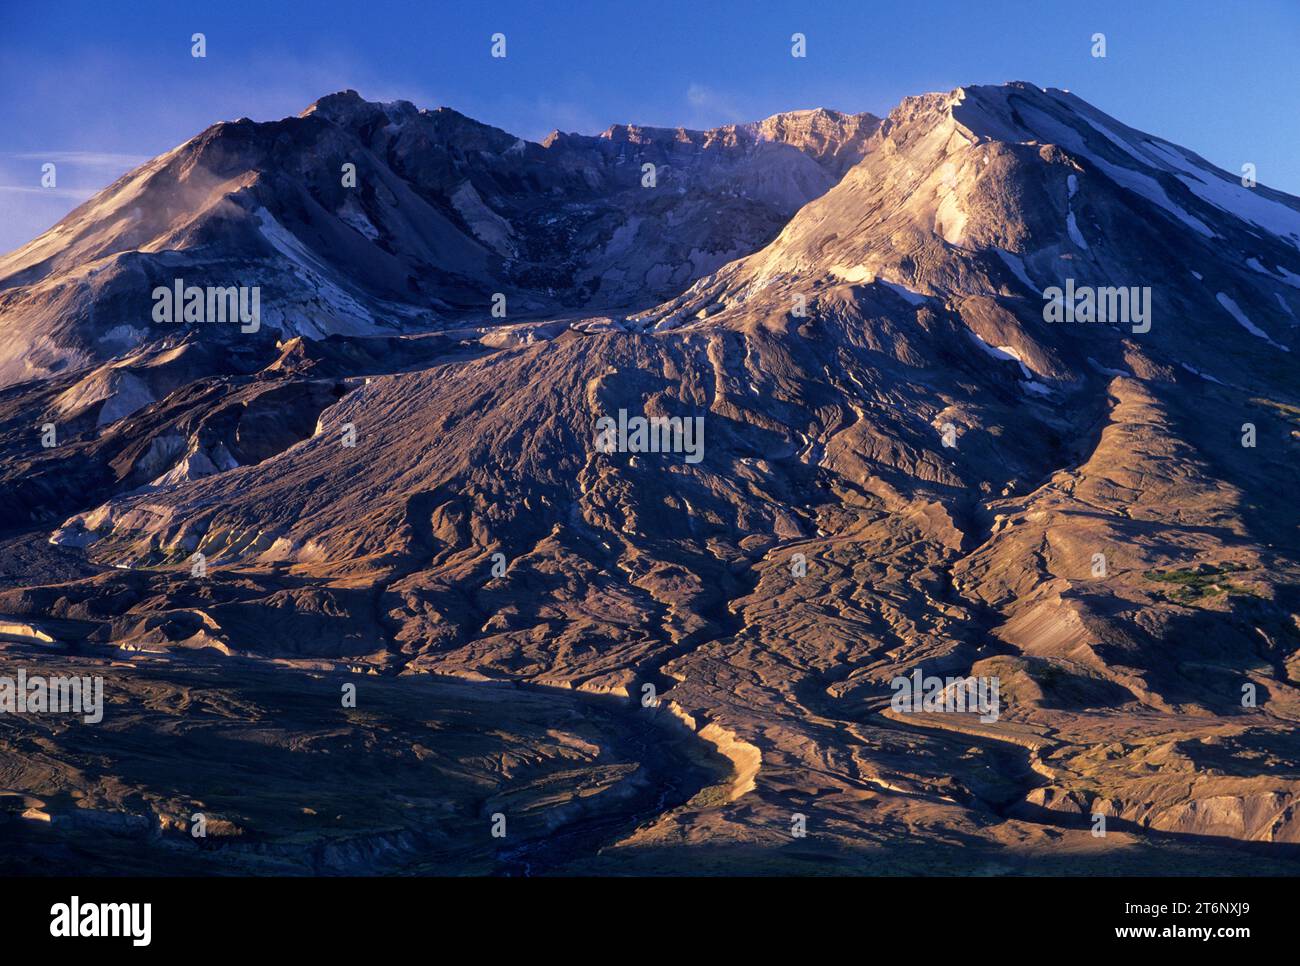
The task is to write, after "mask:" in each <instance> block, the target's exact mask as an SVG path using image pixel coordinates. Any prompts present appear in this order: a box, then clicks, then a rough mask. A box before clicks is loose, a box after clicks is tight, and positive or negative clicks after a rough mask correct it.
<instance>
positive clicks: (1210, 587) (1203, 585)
mask: <svg viewBox="0 0 1300 966" xmlns="http://www.w3.org/2000/svg"><path fill="white" fill-rule="evenodd" d="M1245 569H1246V567H1245V566H1243V565H1242V564H1236V563H1231V562H1229V563H1224V564H1220V565H1219V566H1217V567H1216V566H1212V565H1210V564H1197V565H1196V566H1195V567H1192V568H1184V569H1181V570H1148V571H1145V572H1144V573H1143V574H1142V576H1143V577H1145V578H1146V579H1147V580H1154V581H1156V582H1157V583H1161V584H1168V585H1171V586H1169V587H1168V588H1166V589H1165V593H1166V594H1167V596H1169V597H1170V598H1171V599H1172V600H1176V601H1180V602H1182V603H1196V602H1197V601H1201V600H1206V599H1208V598H1211V597H1218V596H1220V595H1223V594H1249V593H1251V591H1250V590H1249V589H1248V588H1246V587H1242V586H1241V585H1240V584H1234V583H1232V581H1230V580H1227V579H1225V578H1226V575H1227V574H1234V573H1240V572H1241V571H1243V570H1245Z"/></svg>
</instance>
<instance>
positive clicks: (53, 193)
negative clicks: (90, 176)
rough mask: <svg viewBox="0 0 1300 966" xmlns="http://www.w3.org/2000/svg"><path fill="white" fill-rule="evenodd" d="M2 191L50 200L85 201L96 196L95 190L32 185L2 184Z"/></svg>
mask: <svg viewBox="0 0 1300 966" xmlns="http://www.w3.org/2000/svg"><path fill="white" fill-rule="evenodd" d="M0 191H5V192H14V193H17V194H25V195H46V196H48V197H50V198H75V199H77V200H78V201H85V200H86V199H87V198H90V197H92V196H93V195H94V194H95V189H93V188H33V187H31V186H30V185H20V184H0Z"/></svg>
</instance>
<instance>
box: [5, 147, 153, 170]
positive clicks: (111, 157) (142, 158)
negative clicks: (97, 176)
mask: <svg viewBox="0 0 1300 966" xmlns="http://www.w3.org/2000/svg"><path fill="white" fill-rule="evenodd" d="M4 156H5V157H9V158H13V159H14V160H16V161H53V162H55V163H56V164H80V165H85V166H87V167H96V168H134V167H135V166H136V165H138V164H144V163H145V162H146V161H148V160H149V158H148V156H147V155H143V154H115V153H113V152H110V151H11V152H4Z"/></svg>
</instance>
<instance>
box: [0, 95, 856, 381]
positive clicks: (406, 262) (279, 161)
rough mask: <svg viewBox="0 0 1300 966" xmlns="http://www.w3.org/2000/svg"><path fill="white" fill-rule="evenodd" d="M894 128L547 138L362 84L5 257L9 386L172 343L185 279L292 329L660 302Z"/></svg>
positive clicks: (126, 181) (374, 328) (219, 132)
mask: <svg viewBox="0 0 1300 966" xmlns="http://www.w3.org/2000/svg"><path fill="white" fill-rule="evenodd" d="M805 114H806V115H807V116H804V115H805ZM878 124H879V121H878V120H877V119H875V118H872V117H871V116H870V115H865V114H863V115H842V114H837V113H832V112H826V111H821V112H800V113H799V114H796V115H778V116H776V117H773V118H769V119H768V120H767V121H764V122H761V123H759V124H755V125H742V126H737V125H732V126H729V127H727V128H721V129H718V130H716V131H705V132H701V131H685V130H676V131H668V130H660V129H652V128H635V127H623V128H611V129H610V130H609V131H607V132H605V134H604V135H601V136H599V137H585V136H579V135H561V134H559V133H558V132H557V133H556V134H554V135H552V136H551V137H550V138H548V139H547V140H546V142H545V143H543V144H535V143H532V142H527V141H523V140H521V139H519V138H516V137H514V136H512V135H509V134H507V133H506V132H504V131H501V130H499V129H497V128H492V127H488V126H487V125H484V124H480V123H478V122H477V121H473V120H471V119H470V118H467V117H465V116H463V115H461V114H458V113H457V112H455V111H453V110H450V109H448V108H439V109H437V110H433V111H427V110H418V109H417V108H415V106H414V105H412V104H410V103H408V102H405V101H398V102H396V103H393V104H376V103H370V102H367V101H364V100H362V99H361V97H360V96H358V95H357V94H356V93H355V92H353V91H346V92H343V93H339V94H332V95H330V96H328V97H325V98H322V99H321V100H320V101H318V102H317V103H316V104H313V105H312V106H311V107H310V108H308V109H307V110H306V111H304V112H303V114H302V115H301V116H300V117H297V118H286V119H284V120H282V121H276V122H272V123H266V124H259V123H254V122H252V121H249V120H247V119H244V120H239V121H234V122H223V123H220V124H216V125H214V126H213V127H211V128H209V129H208V130H206V131H204V132H203V133H202V134H200V135H198V136H197V137H195V138H193V139H191V140H190V141H187V142H186V143H185V144H182V145H180V146H179V147H177V148H176V149H174V150H173V151H170V152H168V153H167V154H164V155H162V156H160V157H158V158H155V159H154V160H153V161H150V162H148V163H146V164H144V165H142V166H141V167H139V168H137V169H136V170H134V171H132V172H130V173H128V174H126V175H124V176H123V177H122V178H121V179H119V180H118V181H117V182H116V183H115V184H113V185H110V186H109V187H108V188H106V189H105V190H104V191H103V192H101V193H100V194H98V195H96V196H95V197H94V198H92V199H91V200H89V201H88V202H86V203H85V204H84V205H82V206H81V207H80V208H78V209H77V210H75V211H74V212H72V214H70V215H69V216H68V217H67V218H65V219H64V220H63V221H61V222H60V223H59V224H58V225H56V226H54V227H53V228H51V229H50V230H49V231H48V232H46V233H45V234H44V235H42V236H41V237H40V238H37V239H36V240H35V241H33V242H31V243H30V244H28V245H26V246H24V247H23V248H21V249H18V250H17V251H15V252H12V253H10V254H9V255H8V256H6V257H5V258H4V259H0V315H2V317H3V318H4V320H5V324H6V326H7V331H8V332H9V333H10V334H11V337H10V339H8V340H7V341H6V344H5V348H4V350H3V351H0V383H12V382H16V381H21V380H23V379H26V378H30V377H32V376H37V375H41V374H44V373H49V372H55V371H60V370H62V369H64V368H67V367H72V368H77V367H80V366H82V365H85V364H87V363H91V362H97V361H103V360H106V359H109V358H112V357H114V356H116V355H118V354H120V353H122V352H124V351H127V350H130V349H133V348H136V347H138V346H140V345H141V344H142V343H145V342H148V341H151V340H152V339H156V338H158V337H160V335H162V334H163V333H162V332H161V331H160V326H159V324H158V323H156V322H155V321H154V320H153V318H152V310H153V308H154V302H153V301H152V299H151V298H150V293H151V292H152V291H153V290H154V288H155V287H156V286H164V287H170V286H172V285H173V284H174V282H175V280H176V279H181V280H182V281H183V282H184V284H185V285H187V286H205V287H206V286H209V285H213V286H222V287H224V286H245V287H253V286H257V287H258V288H259V289H260V290H261V298H262V304H263V305H264V306H265V312H264V313H263V314H262V318H261V319H260V323H261V324H262V325H265V327H266V328H267V330H268V331H273V332H275V333H277V334H279V335H281V336H283V337H285V338H289V337H292V336H295V335H305V336H308V337H312V338H318V339H319V338H323V337H325V336H328V335H331V334H342V335H377V334H384V333H385V332H388V333H395V332H402V331H412V330H427V329H430V328H433V327H435V326H437V325H439V324H441V323H444V322H446V321H447V320H454V319H459V318H462V317H466V316H470V317H477V318H480V319H486V318H488V312H489V309H491V308H492V298H493V296H494V295H495V294H497V293H500V294H501V295H503V296H506V297H507V298H508V299H509V302H508V305H509V309H510V312H511V315H512V317H521V316H524V315H528V314H533V315H538V314H554V313H556V312H559V311H562V310H565V309H576V308H581V307H591V306H599V307H604V308H628V307H636V308H645V307H648V306H649V305H652V304H654V303H655V302H657V301H659V300H660V299H662V298H664V297H667V296H669V295H673V294H676V293H677V292H679V291H680V290H681V289H682V288H684V287H685V286H686V285H688V284H689V283H690V282H692V281H694V280H695V279H696V278H698V277H700V276H701V275H703V274H705V273H707V272H710V271H713V270H714V269H717V268H719V267H721V266H722V265H724V264H726V263H727V262H729V261H731V260H732V259H733V258H736V257H739V256H741V255H746V254H748V253H750V252H752V251H754V250H755V249H756V248H758V247H760V246H762V245H763V244H765V243H766V242H768V241H770V240H771V238H772V237H773V236H775V234H776V233H777V232H778V231H779V230H780V228H781V226H782V225H783V224H784V223H785V222H786V221H787V220H788V219H789V218H790V216H791V215H793V214H794V212H795V211H797V210H798V209H799V208H800V207H802V206H803V205H804V204H805V203H806V202H808V201H809V200H811V199H812V198H814V197H816V196H817V195H819V194H821V193H823V192H825V191H826V190H827V189H828V188H830V187H831V186H832V185H833V184H834V183H835V181H836V180H837V179H838V177H839V175H840V174H842V173H843V171H844V169H845V167H847V166H848V165H850V164H852V163H854V162H855V161H857V160H858V159H860V158H861V157H862V155H863V153H864V152H865V151H866V150H867V142H868V138H869V135H870V134H871V132H872V131H874V129H875V127H876V126H878ZM647 166H650V167H649V168H647ZM189 327H192V326H188V325H186V324H185V323H183V322H181V320H180V319H179V318H178V319H177V321H176V322H175V323H173V324H171V328H172V333H175V332H177V331H182V330H184V329H185V328H189ZM230 328H231V329H233V328H234V327H233V326H231V327H230ZM220 331H221V333H222V335H223V336H225V335H230V331H229V329H227V328H226V327H224V326H223V327H222V328H221V330H220Z"/></svg>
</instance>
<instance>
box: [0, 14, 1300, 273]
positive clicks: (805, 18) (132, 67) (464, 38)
mask: <svg viewBox="0 0 1300 966" xmlns="http://www.w3.org/2000/svg"><path fill="white" fill-rule="evenodd" d="M195 31H201V32H203V33H204V34H205V35H206V37H207V45H208V52H207V53H208V55H207V57H206V58H204V59H195V58H193V57H191V56H190V36H191V34H193V33H194V32H195ZM497 31H500V32H502V33H504V34H506V38H507V51H508V56H507V57H506V58H505V59H504V60H501V59H494V58H492V57H490V56H489V47H490V39H489V38H490V36H491V35H492V34H493V33H494V32H497ZM796 31H799V32H802V33H804V34H805V35H806V36H807V38H808V41H807V43H808V56H807V57H806V58H804V59H795V58H793V57H791V56H790V35H791V34H792V33H794V32H796ZM1095 32H1102V33H1105V35H1106V41H1107V56H1106V58H1105V59H1098V58H1094V57H1092V56H1091V53H1090V48H1091V40H1090V38H1091V36H1092V35H1093V33H1095ZM1298 60H1300V0H1256V2H1253V3H1251V4H1249V5H1242V6H1240V7H1237V6H1234V5H1229V4H1223V3H1221V2H1219V3H1211V2H1202V0H1180V2H1172V0H1169V2H1165V0H1124V2H1109V0H1092V2H1088V3H1066V2H1058V0H1036V2H1034V0H1015V2H1013V0H979V2H976V0H964V2H955V0H908V2H904V3H890V2H870V0H858V2H831V0H821V2H816V3H810V2H808V0H804V2H763V0H753V2H750V3H739V2H726V0H688V2H683V0H653V2H646V3H615V2H612V0H608V2H604V3H595V2H583V0H560V2H533V3H524V2H487V3H476V2H473V0H464V2H461V3H446V2H441V0H422V2H411V3H397V2H385V0H353V2H324V3H316V4H310V3H306V2H293V3H291V2H281V0H257V2H248V0H223V2H222V3H220V4H217V3H212V2H208V3H202V4H200V3H186V2H183V0H171V2H155V0H136V2H132V3H130V4H118V3H103V2H81V0H68V2H61V3H58V4H52V5H51V4H40V5H38V4H30V3H28V4H25V3H17V2H13V3H10V2H0V132H3V139H0V251H7V250H9V249H10V248H13V247H15V246H17V245H19V244H21V243H22V242H24V241H26V240H28V239H30V238H31V237H33V236H35V235H36V234H37V233H39V232H40V231H42V230H44V229H45V228H48V227H49V226H50V225H51V224H53V223H54V222H55V221H56V220H58V218H60V217H61V216H62V215H63V214H65V213H66V212H67V211H68V210H70V209H71V208H72V207H74V206H75V205H76V204H78V203H79V202H80V201H81V200H83V199H84V198H85V197H86V196H88V194H89V193H91V192H93V191H94V190H96V189H98V188H101V187H103V186H104V185H106V184H108V183H109V182H110V181H112V180H113V179H114V178H115V177H117V176H118V175H119V174H121V173H122V172H123V171H125V170H127V169H129V168H130V167H132V166H133V165H134V164H135V163H138V162H139V161H140V160H143V159H145V158H147V157H151V156H153V155H155V154H158V153H160V152H162V151H165V150H167V149H168V148H171V147H173V146H175V145H176V144H178V143H180V142H181V141H183V140H185V139H186V138H188V137H190V136H191V135H193V134H195V133H197V132H198V131H200V130H202V129H203V128H204V127H206V126H207V125H209V124H211V123H213V122H214V121H218V120H223V119H231V118H236V117H242V116H249V117H252V118H255V119H258V120H263V119H269V118H276V117H282V116H284V115H286V114H296V113H298V112H299V111H301V110H302V109H303V108H304V107H306V106H307V105H308V104H309V103H311V102H312V101H313V100H315V99H316V98H317V97H319V96H320V95H322V94H325V93H327V92H329V91H333V90H339V89H342V88H346V87H353V88H356V89H357V90H359V91H360V92H361V93H362V94H363V95H364V96H366V97H368V98H370V99H372V100H392V99H395V98H405V99H407V100H411V101H414V102H415V103H416V104H418V105H420V106H421V107H433V106H438V105H446V106H450V107H454V108H456V109H457V110H460V111H462V112H464V113H466V114H469V115H470V116H472V117H475V118H478V119H479V120H482V121H486V122H488V123H491V124H495V125H498V126H500V127H503V128H505V129H507V130H509V131H510V132H512V133H514V134H518V135H521V136H524V137H529V138H534V139H536V138H540V137H542V136H544V135H545V134H546V133H547V132H548V131H550V130H552V129H553V128H557V127H558V128H561V129H563V130H566V131H581V132H586V133H594V132H596V131H599V130H602V129H603V128H605V127H607V126H608V125H609V124H611V123H616V122H629V121H631V122H636V123H640V124H657V125H672V126H675V125H679V124H680V125H686V126H690V127H709V126H713V125H716V124H721V123H725V122H728V121H737V120H752V119H756V118H760V117H765V116H767V115H769V114H773V113H776V112H777V111H782V110H791V109H795V108H804V107H817V106H824V107H832V108H837V109H840V110H844V111H862V110H868V111H872V112H874V113H877V114H884V113H886V112H887V111H888V110H889V109H890V108H891V107H892V106H893V105H894V104H896V103H897V102H898V100H899V99H901V98H902V97H904V96H905V95H907V94H915V93H922V92H925V91H931V90H948V89H951V88H953V87H956V86H959V85H962V84H971V83H1000V82H1002V81H1007V80H1027V81H1032V82H1034V83H1036V84H1039V85H1042V86H1045V87H1047V86H1051V87H1064V88H1068V89H1070V90H1072V91H1073V92H1074V93H1076V94H1078V95H1080V96H1081V97H1083V98H1084V99H1086V100H1088V101H1090V102H1091V103H1093V104H1095V105H1097V106H1098V107H1100V108H1101V109H1102V110H1104V111H1107V112H1108V113H1110V114H1113V115H1114V116H1116V117H1118V118H1119V119H1120V120H1122V121H1124V122H1125V123H1127V124H1130V125H1132V126H1134V127H1137V128H1140V129H1143V130H1146V131H1150V132H1152V133H1155V134H1159V135H1161V136H1162V137H1166V138H1169V139H1170V140H1173V141H1175V142H1178V143H1180V144H1183V145H1185V146H1187V147H1189V148H1191V149H1193V150H1195V151H1197V152H1198V153H1200V154H1202V155H1204V156H1205V157H1207V158H1209V159H1210V160H1211V161H1214V162H1215V163H1217V164H1219V165H1221V166H1222V167H1224V168H1227V169H1229V170H1232V171H1237V170H1239V169H1240V167H1241V165H1242V164H1243V163H1244V162H1246V161H1250V162H1253V163H1254V164H1255V165H1256V167H1257V169H1258V177H1259V180H1260V181H1261V182H1263V183H1264V184H1268V185H1271V186H1273V187H1277V188H1280V189H1282V190H1284V191H1289V192H1291V193H1292V194H1298V195H1300V65H1298V63H1297V61H1298ZM45 160H53V161H55V162H56V164H58V176H59V181H58V185H57V187H56V188H54V189H49V188H41V187H40V170H41V164H42V163H43V162H44V161H45Z"/></svg>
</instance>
